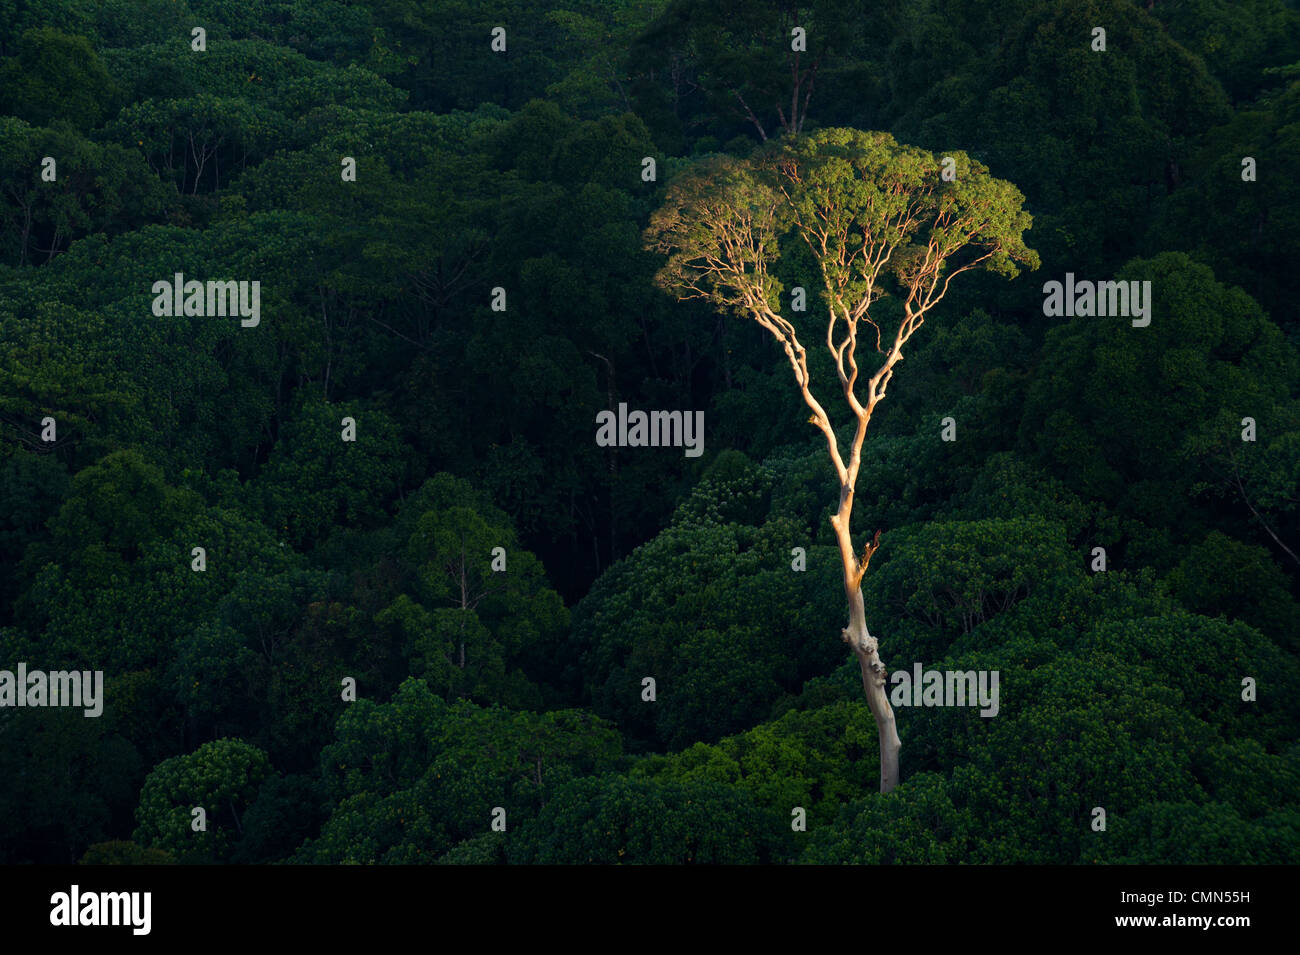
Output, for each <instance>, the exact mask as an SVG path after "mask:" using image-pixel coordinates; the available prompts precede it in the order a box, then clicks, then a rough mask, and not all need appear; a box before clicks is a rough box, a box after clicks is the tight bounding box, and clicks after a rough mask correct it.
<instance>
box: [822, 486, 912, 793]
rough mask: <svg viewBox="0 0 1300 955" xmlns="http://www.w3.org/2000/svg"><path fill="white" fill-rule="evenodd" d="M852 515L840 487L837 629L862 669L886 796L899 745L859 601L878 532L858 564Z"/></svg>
mask: <svg viewBox="0 0 1300 955" xmlns="http://www.w3.org/2000/svg"><path fill="white" fill-rule="evenodd" d="M852 513H853V489H852V488H851V487H847V486H842V487H841V488H840V506H839V509H838V510H837V511H836V512H835V514H833V515H832V516H831V526H832V527H834V528H835V537H836V540H837V542H838V543H839V547H840V560H841V561H842V563H843V565H844V593H845V596H846V597H848V601H849V625H848V626H847V627H845V628H844V629H842V630H840V637H841V638H842V639H843V640H844V642H845V643H847V644H848V645H849V648H850V649H851V650H852V651H853V655H854V656H855V657H857V658H858V666H859V667H860V668H861V670H862V691H863V692H864V693H865V694H866V697H867V707H868V708H869V709H870V710H871V715H872V717H874V718H875V721H876V733H877V735H878V736H879V738H880V791H881V793H887V792H889V791H890V790H892V789H893V788H894V787H895V786H897V785H898V754H899V751H900V750H901V749H902V748H903V743H902V740H900V739H899V738H898V726H897V724H896V722H895V720H894V710H893V708H892V707H891V706H890V705H889V693H888V691H887V690H886V689H885V685H886V683H887V682H888V671H887V670H886V669H885V663H884V661H883V660H881V659H880V649H879V646H878V644H877V642H876V638H875V637H873V636H872V635H871V632H870V631H869V630H868V629H867V613H866V605H865V604H864V602H863V600H862V576H863V574H864V573H865V572H866V569H867V564H868V562H869V561H870V560H871V555H872V554H873V553H875V549H876V546H877V544H878V542H879V540H880V532H879V531H877V532H876V537H875V539H874V540H873V541H872V542H871V543H870V544H868V545H867V547H866V550H865V551H864V552H863V556H862V560H861V561H859V560H858V558H857V556H856V554H855V553H854V550H853V538H852V536H851V535H850V532H849V518H850V517H851V515H852Z"/></svg>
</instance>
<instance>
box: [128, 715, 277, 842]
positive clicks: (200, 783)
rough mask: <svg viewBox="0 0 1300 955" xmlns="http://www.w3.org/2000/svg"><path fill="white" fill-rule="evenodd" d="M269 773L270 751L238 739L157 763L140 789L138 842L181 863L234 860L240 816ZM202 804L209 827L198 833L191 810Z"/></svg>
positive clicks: (200, 748)
mask: <svg viewBox="0 0 1300 955" xmlns="http://www.w3.org/2000/svg"><path fill="white" fill-rule="evenodd" d="M269 773H270V765H269V763H268V761H267V758H266V754H265V753H264V752H262V751H261V750H260V749H258V748H257V747H256V746H250V745H249V744H247V743H245V742H243V741H242V740H237V739H219V740H214V741H213V742H211V743H204V744H203V745H202V746H200V747H199V748H198V749H196V750H195V751H194V752H193V753H190V754H189V755H188V756H175V757H172V758H171V759H168V760H164V761H163V762H161V763H159V764H158V765H157V766H155V767H154V769H153V771H152V772H151V773H149V777H148V778H147V779H146V780H145V783H144V788H143V789H142V790H141V791H140V805H139V806H138V807H137V808H136V811H135V818H136V822H137V823H138V825H137V827H136V830H135V835H134V836H133V837H132V838H133V839H134V841H135V842H137V843H138V844H139V845H141V846H144V847H145V848H147V849H148V848H155V849H161V850H164V851H166V852H170V853H171V854H172V855H173V856H175V858H176V861H177V862H181V863H189V864H194V863H219V862H227V861H229V858H230V856H229V854H230V849H231V845H232V843H233V842H234V841H235V839H236V834H237V833H238V832H240V830H241V828H242V822H241V818H242V816H243V815H244V814H245V812H246V811H247V809H248V807H249V805H250V804H251V803H252V802H253V800H254V799H255V798H256V795H257V791H258V788H259V787H260V786H261V785H262V782H263V780H265V779H266V777H267V775H268V774H269ZM198 807H202V808H203V810H204V812H205V814H206V826H207V828H206V831H203V832H195V831H194V830H193V828H192V825H193V824H195V821H196V817H195V816H194V815H193V814H192V810H194V809H195V808H198Z"/></svg>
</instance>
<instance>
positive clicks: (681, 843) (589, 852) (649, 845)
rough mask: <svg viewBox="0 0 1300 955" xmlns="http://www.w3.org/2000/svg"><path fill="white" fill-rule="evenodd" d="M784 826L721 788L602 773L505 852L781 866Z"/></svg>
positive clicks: (571, 859)
mask: <svg viewBox="0 0 1300 955" xmlns="http://www.w3.org/2000/svg"><path fill="white" fill-rule="evenodd" d="M789 828H790V827H789V824H788V823H787V822H785V820H783V819H782V818H781V816H780V815H778V814H776V813H774V812H771V811H767V810H763V809H759V808H757V807H756V806H755V805H754V804H753V802H752V801H751V800H750V799H749V798H748V794H746V793H743V792H738V791H736V790H734V789H731V788H729V787H727V786H724V785H718V784H711V783H701V782H693V783H684V784H683V783H671V782H660V781H658V780H649V779H637V778H631V779H629V778H627V777H623V776H606V777H598V778H590V779H579V780H575V781H574V782H572V783H570V784H569V785H567V786H566V787H564V788H563V789H561V790H560V791H559V792H557V793H556V796H555V798H554V799H552V800H551V801H550V802H549V803H547V805H546V807H545V808H543V809H542V811H541V812H540V813H539V814H538V816H537V818H536V819H534V820H532V821H530V822H529V823H527V824H525V826H524V827H523V830H522V831H521V832H520V833H519V835H518V836H517V837H515V838H514V839H513V840H511V842H510V843H509V850H508V855H509V859H510V861H511V862H514V863H522V864H542V865H582V864H588V865H590V864H596V865H753V864H756V863H764V862H778V861H784V857H785V856H786V855H787V853H788V852H789V849H788V845H789V841H788V840H789V836H788V835H787V833H788V832H789ZM783 829H784V831H783Z"/></svg>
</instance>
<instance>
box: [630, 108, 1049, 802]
mask: <svg viewBox="0 0 1300 955" xmlns="http://www.w3.org/2000/svg"><path fill="white" fill-rule="evenodd" d="M947 160H951V162H948V161H947ZM1023 202H1024V196H1023V195H1022V194H1021V193H1020V191H1019V190H1018V189H1016V187H1015V186H1013V185H1012V184H1011V183H1008V182H1005V181H1002V180H1000V179H995V178H993V177H992V176H990V175H989V174H988V169H987V168H985V167H984V166H982V165H980V164H979V163H978V162H976V161H974V160H972V159H971V158H970V157H969V156H967V155H965V154H964V153H961V152H952V153H950V154H948V155H947V156H936V155H933V154H931V153H928V152H925V151H924V150H921V149H917V148H915V147H911V146H904V145H901V144H899V143H897V142H896V141H895V140H894V138H893V137H892V136H890V135H889V134H888V133H880V132H861V131H859V130H854V129H825V130H819V131H817V132H815V133H813V134H812V135H809V136H787V137H784V138H782V139H780V140H776V141H774V142H771V143H768V144H766V145H765V146H763V147H760V148H759V149H758V150H756V151H755V152H754V153H753V155H751V156H750V158H749V159H747V160H739V159H735V158H733V157H730V156H714V157H709V158H707V159H705V160H702V161H701V162H699V163H697V164H695V165H694V166H692V167H691V168H689V169H688V170H686V171H685V172H684V173H682V174H681V175H680V176H678V177H677V178H676V179H674V180H673V182H672V183H671V184H670V185H669V187H668V189H667V193H666V196H665V198H664V202H663V204H662V205H661V206H660V208H659V209H657V210H656V211H655V212H654V214H653V215H652V216H651V220H650V225H649V227H648V228H647V229H646V234H645V239H646V247H647V248H648V249H652V250H654V251H658V252H661V253H664V254H666V255H667V256H668V261H667V263H666V264H665V265H664V267H663V268H662V269H661V270H660V271H659V273H658V274H657V276H656V281H657V282H658V284H659V285H660V287H662V288H664V289H665V290H667V291H669V292H672V293H674V294H676V295H677V296H678V298H679V299H687V298H704V299H706V300H708V301H709V302H712V303H713V304H714V305H718V306H722V307H725V308H731V309H734V310H735V311H736V312H738V313H740V314H741V315H744V316H747V317H749V318H752V319H753V320H754V321H756V322H758V324H759V325H761V326H762V327H763V328H765V329H767V330H768V331H769V332H771V333H772V335H773V336H774V337H775V338H776V340H777V341H778V342H779V343H780V344H781V347H782V348H783V349H784V351H785V354H786V358H788V359H789V361H790V366H791V367H792V368H793V369H794V376H795V382H796V383H797V384H798V386H799V389H800V392H801V393H802V395H803V400H804V402H805V403H806V404H807V405H808V407H809V408H810V409H812V417H811V418H809V423H810V424H813V425H815V426H816V427H817V428H819V429H820V430H821V432H822V434H824V435H825V436H826V444H827V447H828V449H829V451H830V457H831V463H832V464H833V465H834V468H835V473H836V475H837V476H838V477H839V482H840V497H839V507H838V508H837V510H836V512H835V513H834V514H833V515H832V516H831V526H832V527H833V528H834V530H835V537H836V541H837V543H838V545H839V551H840V558H841V560H842V562H843V564H844V591H845V594H846V595H847V597H848V602H849V623H848V626H847V627H845V628H843V629H842V630H841V631H840V635H841V636H842V637H843V639H844V641H845V642H846V643H848V645H849V646H850V647H851V648H852V650H853V653H854V654H855V655H856V656H857V658H858V663H859V665H860V666H861V668H862V685H863V688H864V690H865V692H866V696H867V704H868V706H869V707H870V709H871V712H872V714H873V715H874V717H875V720H876V726H877V729H878V730H879V734H880V791H881V792H882V793H884V792H889V791H890V790H891V789H893V788H894V787H895V786H896V785H897V784H898V752H899V749H900V748H901V743H900V741H899V738H898V730H897V728H896V727H895V725H894V713H893V710H892V709H890V706H889V699H888V695H887V693H886V691H885V679H886V672H885V665H884V663H883V662H882V661H881V659H880V654H879V651H878V646H877V641H876V638H875V637H873V636H872V635H871V633H870V632H869V631H868V630H867V621H866V610H865V607H864V606H863V600H862V577H863V575H864V574H865V573H866V570H867V564H868V562H870V560H871V555H872V554H873V553H874V552H875V550H876V548H877V546H878V545H879V541H880V532H879V531H877V532H876V536H875V537H874V538H873V539H872V541H871V542H870V543H869V544H867V545H866V546H865V547H864V548H863V550H862V554H861V556H858V555H857V551H856V549H855V548H854V546H853V540H852V536H851V531H850V516H851V514H852V511H853V494H854V489H855V486H856V484H857V480H858V469H859V466H860V464H861V454H862V442H863V439H864V438H865V437H866V433H867V425H868V423H869V422H870V421H871V415H872V413H873V412H874V411H875V409H876V406H877V404H879V403H880V401H881V400H882V399H884V397H885V389H886V388H888V386H889V382H890V380H891V379H892V378H893V376H894V370H895V367H896V366H897V365H898V363H899V362H900V361H902V359H903V346H904V345H906V344H907V342H908V340H909V339H911V337H912V335H913V334H915V332H916V330H917V329H918V328H920V327H921V325H922V324H923V323H924V322H925V317H926V315H928V314H929V312H930V310H931V309H933V308H934V307H935V306H936V305H937V304H938V303H939V301H940V300H941V299H942V298H943V297H944V295H945V294H947V291H948V286H949V284H950V283H951V282H952V280H953V278H954V277H956V276H957V275H960V274H961V273H962V272H967V271H970V270H972V269H985V270H988V271H992V272H997V273H999V274H1002V275H1005V276H1007V277H1009V278H1014V277H1015V276H1016V275H1017V274H1019V269H1018V267H1017V263H1022V264H1024V265H1027V266H1028V267H1029V268H1031V269H1036V268H1037V267H1038V255H1037V253H1035V252H1034V251H1033V250H1032V249H1030V248H1028V247H1027V246H1026V245H1025V243H1024V240H1023V233H1024V231H1025V230H1026V229H1028V228H1029V226H1030V224H1031V222H1032V219H1031V217H1030V216H1029V214H1028V213H1027V212H1025V211H1024V210H1023V208H1022V203H1023ZM791 239H793V240H794V241H798V240H800V239H802V240H803V242H804V243H806V244H807V247H808V249H809V250H810V251H811V253H812V257H813V259H814V260H815V261H816V263H817V265H818V267H819V269H820V272H821V280H822V282H821V284H822V294H823V301H824V304H825V306H826V309H827V312H828V313H829V323H828V324H827V326H826V347H827V349H828V350H829V353H830V360H831V365H832V366H833V368H834V371H835V374H836V376H837V377H838V379H839V385H840V390H841V391H842V392H843V394H844V400H845V402H846V403H847V404H848V407H849V410H850V412H851V413H852V416H853V419H854V421H855V422H856V427H855V430H854V431H853V438H852V443H851V445H850V449H849V455H848V460H847V461H846V460H845V457H844V454H843V452H842V451H841V449H840V444H839V441H838V440H837V438H836V434H835V428H834V426H833V425H832V423H831V419H830V416H829V415H828V414H827V413H826V410H825V408H824V407H823V406H822V403H821V402H820V401H819V400H818V399H817V398H816V397H815V396H814V394H813V391H812V382H811V377H810V374H809V363H808V354H807V352H806V351H805V349H804V346H803V344H802V343H801V342H800V340H799V336H798V334H797V332H796V327H795V323H794V322H793V321H792V320H791V319H787V318H785V317H783V316H782V315H781V314H780V309H781V291H782V285H781V283H780V281H779V280H778V279H777V278H776V277H775V276H774V275H773V273H772V268H773V265H774V263H775V262H776V260H777V258H778V257H779V255H780V252H781V245H782V242H783V240H785V241H789V240H791ZM886 297H889V298H891V299H893V301H892V302H882V303H881V305H880V306H879V307H878V309H877V311H876V313H875V314H876V315H879V316H880V322H888V324H889V327H890V328H892V326H893V322H894V321H897V323H898V326H897V332H895V334H894V336H893V342H892V343H890V342H889V340H888V337H882V330H881V324H880V322H878V321H877V320H876V319H875V318H873V313H872V306H873V305H874V304H875V303H876V302H877V301H879V300H881V299H883V298H886ZM900 303H901V305H900ZM885 315H888V316H891V318H888V319H887V318H885V317H884V316H885ZM864 326H866V327H864ZM860 330H861V331H862V334H863V338H864V339H865V348H864V354H863V356H862V358H863V360H864V362H865V360H866V359H867V357H868V356H867V354H866V349H869V348H874V350H875V351H876V352H877V353H878V354H880V355H883V356H884V357H883V360H882V361H881V362H880V365H879V367H878V368H876V369H875V371H874V372H871V373H870V377H869V378H867V379H866V384H865V388H864V389H862V392H861V393H859V369H858V361H859V355H858V335H859V331H860Z"/></svg>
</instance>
